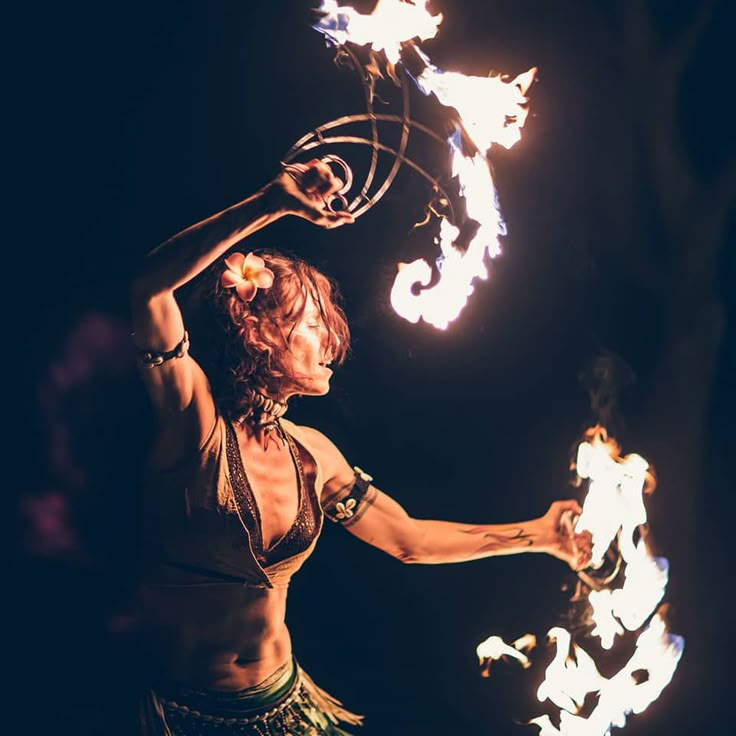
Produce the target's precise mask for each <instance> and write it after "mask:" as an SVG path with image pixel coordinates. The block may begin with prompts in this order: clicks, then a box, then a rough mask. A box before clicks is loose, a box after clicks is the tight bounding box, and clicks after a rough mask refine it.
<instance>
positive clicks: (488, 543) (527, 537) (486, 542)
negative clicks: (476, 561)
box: [460, 526, 534, 552]
mask: <svg viewBox="0 0 736 736" xmlns="http://www.w3.org/2000/svg"><path fill="white" fill-rule="evenodd" d="M460 531H461V532H463V534H474V535H476V536H479V537H480V538H481V539H482V540H483V541H482V543H481V546H480V547H478V550H477V551H478V552H495V551H496V550H499V549H506V548H508V547H531V546H532V544H534V536H533V535H532V534H531V533H530V532H528V531H527V530H526V529H524V527H523V526H515V527H511V528H510V529H507V530H506V531H503V532H490V531H488V529H487V528H486V527H482V526H476V527H473V528H472V529H461V530H460Z"/></svg>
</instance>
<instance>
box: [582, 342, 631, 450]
mask: <svg viewBox="0 0 736 736" xmlns="http://www.w3.org/2000/svg"><path fill="white" fill-rule="evenodd" d="M578 378H579V381H580V383H581V385H582V386H583V388H585V390H586V391H587V393H588V398H589V400H590V408H591V411H592V413H593V416H594V422H593V423H595V424H600V425H602V426H604V427H606V428H607V429H608V432H609V434H610V435H611V436H617V435H619V434H620V433H621V431H622V430H623V425H624V423H625V422H624V417H623V414H622V412H621V410H620V402H621V396H622V394H623V393H624V391H625V389H627V388H628V387H629V386H632V385H633V384H634V383H635V382H636V373H635V372H634V370H633V368H632V367H631V366H630V365H629V364H628V363H627V362H626V361H625V360H624V359H623V358H621V356H619V355H616V353H613V352H611V351H610V350H607V349H606V348H603V349H602V350H601V352H600V353H599V354H598V355H596V356H595V357H593V358H592V359H591V360H590V362H589V363H588V364H587V365H586V366H584V367H583V369H582V370H581V371H580V374H579V376H578Z"/></svg>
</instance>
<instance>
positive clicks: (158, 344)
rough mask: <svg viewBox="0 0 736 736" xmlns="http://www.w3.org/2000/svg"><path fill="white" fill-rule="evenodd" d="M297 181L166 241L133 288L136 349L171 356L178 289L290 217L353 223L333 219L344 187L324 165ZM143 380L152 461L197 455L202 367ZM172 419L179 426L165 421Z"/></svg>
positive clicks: (204, 405) (206, 394) (206, 422)
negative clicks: (153, 420) (156, 422)
mask: <svg viewBox="0 0 736 736" xmlns="http://www.w3.org/2000/svg"><path fill="white" fill-rule="evenodd" d="M305 168H306V169H307V171H306V173H305V174H304V175H303V176H301V177H300V179H299V181H296V180H295V179H294V178H292V177H291V176H289V175H288V174H287V173H286V172H281V174H280V175H279V176H278V177H277V178H276V179H275V180H274V181H273V182H271V183H270V184H269V185H268V186H266V187H264V188H263V189H261V190H260V191H258V192H256V193H255V194H253V195H252V196H250V197H248V198H247V199H245V200H243V201H242V202H239V203H237V204H235V205H233V206H231V207H228V208H227V209H225V210H222V211H221V212H218V213H217V214H215V215H212V216H211V217H208V218H207V219H205V220H202V221H201V222H198V223H196V224H194V225H191V226H190V227H188V228H186V229H185V230H182V231H181V232H179V233H177V234H176V235H174V236H173V237H172V238H169V240H167V241H166V242H164V243H162V244H161V245H159V246H158V247H157V248H155V249H154V250H153V251H152V252H151V253H150V254H149V255H148V256H147V257H146V258H145V260H144V263H143V267H142V269H141V271H140V274H139V275H138V276H137V278H136V279H135V280H134V281H133V283H132V285H131V311H132V319H133V331H134V340H135V343H136V345H137V347H139V348H140V349H141V350H150V351H155V352H165V351H169V350H172V349H173V348H174V347H175V346H176V345H177V344H178V343H179V342H180V341H181V340H182V338H183V336H184V323H183V319H182V314H181V311H180V309H179V305H178V304H177V301H176V298H175V292H176V290H177V289H178V288H179V287H181V286H183V285H184V284H186V283H188V282H189V281H191V280H192V279H193V278H195V277H196V276H197V275H198V274H200V273H201V272H202V271H204V269H206V268H207V267H208V266H209V265H211V264H212V263H213V262H215V261H216V260H217V259H218V258H220V257H221V256H223V255H224V254H225V253H226V252H227V251H228V250H229V249H230V248H231V247H232V246H234V245H235V244H236V243H238V242H239V241H241V240H242V239H243V238H246V237H248V236H249V235H251V234H253V233H255V232H256V231H258V230H260V229H261V228H263V227H265V226H266V225H268V224H270V223H272V222H274V221H275V220H277V219H279V218H280V217H283V216H284V215H286V214H293V215H297V216H299V217H303V218H305V219H308V220H310V221H312V222H314V223H315V224H318V225H321V226H323V227H335V226H337V225H340V224H343V223H345V222H350V221H351V220H352V217H351V216H350V215H348V214H346V213H334V212H331V211H329V210H328V209H327V208H326V206H325V201H326V198H327V197H329V196H330V194H331V193H332V192H335V191H337V190H338V189H339V188H340V187H341V186H342V183H341V182H340V181H339V179H337V178H336V177H335V176H334V175H333V174H332V171H331V170H330V169H329V167H328V166H326V165H325V164H322V163H320V162H317V161H314V162H311V163H310V164H309V166H308V167H305ZM141 375H142V377H143V382H144V384H145V386H146V389H147V391H148V394H149V396H150V398H151V401H152V403H153V406H154V409H155V410H156V412H157V414H158V416H159V417H160V419H161V420H162V422H161V430H160V436H159V442H158V445H157V450H156V451H155V453H154V454H155V455H157V456H158V458H157V460H156V461H157V462H160V463H161V464H169V463H170V462H173V461H174V460H176V459H177V458H180V457H182V456H183V455H184V454H185V452H186V451H187V450H191V449H193V448H196V447H197V446H198V445H199V444H200V443H201V441H202V440H203V439H204V437H205V436H206V434H207V432H208V431H209V430H210V428H211V427H212V425H213V422H214V413H215V409H214V403H213V401H212V396H211V393H210V389H209V383H208V381H207V379H206V377H205V376H204V374H203V372H202V370H201V368H200V367H199V365H198V364H197V363H196V362H195V361H194V360H193V359H192V358H191V357H190V356H189V355H186V356H184V357H183V358H180V359H174V360H169V361H166V362H165V363H163V364H161V365H159V366H156V367H154V368H149V367H142V368H141ZM170 419H176V421H167V420H170Z"/></svg>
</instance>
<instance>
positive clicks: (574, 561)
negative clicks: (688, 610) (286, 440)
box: [310, 430, 591, 570]
mask: <svg viewBox="0 0 736 736" xmlns="http://www.w3.org/2000/svg"><path fill="white" fill-rule="evenodd" d="M310 431H311V432H313V433H314V442H315V446H316V447H318V448H319V451H320V461H321V462H322V464H323V465H324V467H325V478H326V482H325V487H324V490H323V493H322V498H323V504H324V505H325V507H326V510H327V511H328V513H329V514H330V515H331V516H332V517H333V518H337V519H338V520H339V521H341V522H342V524H343V526H345V527H346V528H347V529H348V531H350V532H351V533H352V534H354V535H355V536H356V537H358V538H359V539H362V540H363V541H364V542H367V543H368V544H371V545H373V546H374V547H378V548H379V549H381V550H383V551H384V552H386V553H388V554H390V555H391V556H392V557H395V558H396V559H398V560H400V561H401V562H406V563H421V564H439V563H446V562H465V561H468V560H477V559H481V558H483V557H492V556H495V555H510V554H519V553H521V552H544V553H546V554H550V555H552V556H554V557H557V558H558V559H560V560H563V561H564V562H566V563H567V564H568V565H569V566H570V567H571V568H573V569H575V570H578V569H582V568H584V567H585V566H586V565H587V564H588V563H589V562H590V553H591V538H590V534H588V533H587V532H586V533H583V534H575V533H573V532H572V529H571V524H570V523H569V519H570V518H571V517H572V516H574V515H579V514H580V513H581V508H580V506H579V504H578V503H577V501H574V500H564V501H555V502H554V503H552V505H551V506H550V507H549V509H548V511H547V512H546V513H545V514H544V515H543V516H540V517H539V518H536V519H530V520H529V521H521V522H515V523H512V524H463V523H459V522H451V521H435V520H431V519H414V518H412V517H411V516H409V514H408V513H407V512H406V511H405V510H404V509H403V508H402V507H401V505H399V504H398V503H397V502H396V501H395V500H394V499H392V498H391V497H390V496H388V495H386V494H385V493H382V492H381V491H379V490H378V489H377V488H375V487H374V486H373V485H370V484H368V485H367V487H366V479H364V480H363V481H362V482H361V480H360V478H359V476H358V478H359V480H358V483H357V486H356V472H355V470H354V469H353V468H351V467H350V465H349V464H348V463H347V461H346V460H345V458H344V457H343V455H342V453H341V452H340V451H339V450H338V449H337V447H335V445H334V444H333V443H332V442H331V441H330V440H329V439H327V438H326V437H325V436H324V435H322V434H321V433H319V432H316V430H310ZM361 485H363V488H362V489H360V486H361ZM351 499H352V501H351Z"/></svg>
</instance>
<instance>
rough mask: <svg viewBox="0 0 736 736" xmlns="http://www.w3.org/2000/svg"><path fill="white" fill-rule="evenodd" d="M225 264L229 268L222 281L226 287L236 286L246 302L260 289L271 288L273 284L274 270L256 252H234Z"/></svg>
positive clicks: (239, 294)
mask: <svg viewBox="0 0 736 736" xmlns="http://www.w3.org/2000/svg"><path fill="white" fill-rule="evenodd" d="M225 265H226V266H227V269H225V271H224V272H223V274H222V277H221V279H220V282H221V283H222V285H223V286H224V287H225V288H226V289H232V288H234V289H235V291H237V293H238V296H239V297H240V298H241V299H242V300H243V301H244V302H250V301H252V300H253V298H254V297H255V295H256V292H257V291H258V289H270V288H271V286H272V285H273V279H274V275H273V271H272V270H271V269H270V268H267V267H266V262H265V261H264V260H263V258H261V257H260V256H257V255H255V254H254V253H248V255H247V256H244V255H243V254H242V253H232V254H231V255H229V256H228V257H227V258H226V259H225Z"/></svg>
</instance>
